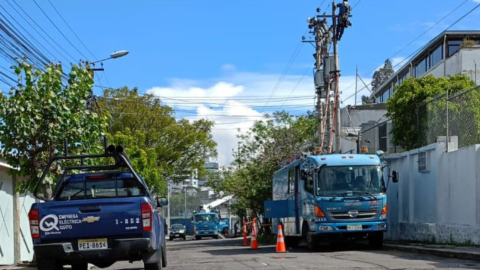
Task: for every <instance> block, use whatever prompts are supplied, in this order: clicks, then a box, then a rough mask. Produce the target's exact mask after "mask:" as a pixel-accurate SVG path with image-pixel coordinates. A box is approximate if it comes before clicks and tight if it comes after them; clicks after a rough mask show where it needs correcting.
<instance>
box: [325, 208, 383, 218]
mask: <svg viewBox="0 0 480 270" xmlns="http://www.w3.org/2000/svg"><path fill="white" fill-rule="evenodd" d="M328 215H329V216H330V218H331V219H333V220H352V219H356V220H358V219H373V218H375V217H376V216H377V211H371V210H369V211H358V215H356V216H351V215H350V214H349V213H348V211H331V212H328Z"/></svg>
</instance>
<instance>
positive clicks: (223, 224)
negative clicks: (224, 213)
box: [218, 218, 230, 235]
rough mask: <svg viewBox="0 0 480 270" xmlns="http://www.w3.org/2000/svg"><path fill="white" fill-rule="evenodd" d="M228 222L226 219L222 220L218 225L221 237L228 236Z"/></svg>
mask: <svg viewBox="0 0 480 270" xmlns="http://www.w3.org/2000/svg"><path fill="white" fill-rule="evenodd" d="M228 221H229V220H228V218H224V219H222V220H221V221H220V222H219V223H218V231H219V232H221V233H222V234H223V235H225V234H228V229H229V227H230V224H229V223H228Z"/></svg>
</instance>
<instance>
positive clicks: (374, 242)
mask: <svg viewBox="0 0 480 270" xmlns="http://www.w3.org/2000/svg"><path fill="white" fill-rule="evenodd" d="M368 244H369V245H370V247H371V248H374V249H381V248H382V246H383V232H374V233H370V234H369V235H368Z"/></svg>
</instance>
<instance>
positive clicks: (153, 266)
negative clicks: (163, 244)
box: [143, 248, 163, 270]
mask: <svg viewBox="0 0 480 270" xmlns="http://www.w3.org/2000/svg"><path fill="white" fill-rule="evenodd" d="M156 252H157V253H160V254H159V256H158V257H159V260H158V262H155V263H143V266H144V267H143V268H145V270H161V269H162V264H163V263H162V248H159V249H158V250H157V251H156Z"/></svg>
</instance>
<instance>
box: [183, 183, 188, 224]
mask: <svg viewBox="0 0 480 270" xmlns="http://www.w3.org/2000/svg"><path fill="white" fill-rule="evenodd" d="M183 188H184V189H185V207H184V209H183V214H184V215H185V218H187V186H186V185H185V180H183Z"/></svg>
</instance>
